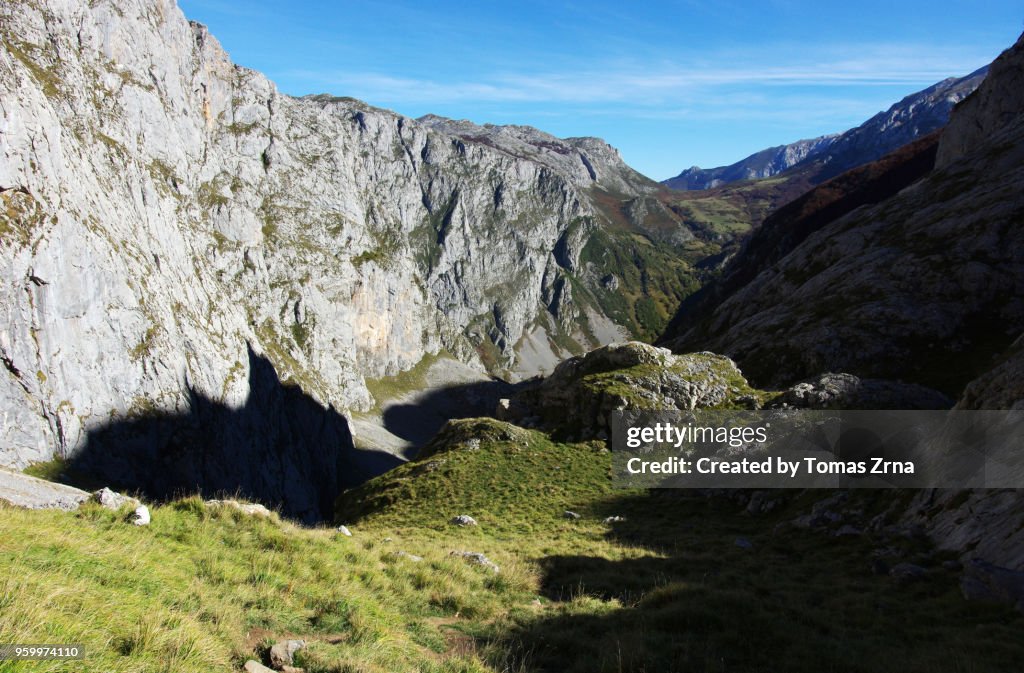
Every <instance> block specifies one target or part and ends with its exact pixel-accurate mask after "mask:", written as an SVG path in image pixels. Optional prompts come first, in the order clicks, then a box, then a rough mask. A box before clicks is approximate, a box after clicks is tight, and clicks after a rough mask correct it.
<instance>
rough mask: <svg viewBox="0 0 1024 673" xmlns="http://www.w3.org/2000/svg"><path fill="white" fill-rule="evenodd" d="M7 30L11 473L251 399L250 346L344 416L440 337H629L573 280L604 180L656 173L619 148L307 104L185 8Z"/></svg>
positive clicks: (3, 81) (0, 449)
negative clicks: (194, 410)
mask: <svg viewBox="0 0 1024 673" xmlns="http://www.w3.org/2000/svg"><path fill="white" fill-rule="evenodd" d="M0 32H2V39H3V43H4V49H3V50H0V98H2V101H3V102H2V106H0V199H2V201H3V208H0V359H2V362H3V363H4V368H3V370H2V373H0V410H2V413H3V414H4V421H5V422H4V423H3V426H2V428H0V464H4V465H10V466H14V467H24V466H25V465H27V464H29V463H31V462H34V461H40V460H45V459H48V458H49V457H51V456H52V455H54V454H55V453H56V454H58V455H61V456H69V455H71V454H73V453H75V452H76V451H78V450H80V449H81V447H82V446H83V445H84V444H85V443H86V442H87V441H88V439H89V435H90V433H92V432H93V431H94V430H95V429H96V428H98V427H100V426H104V427H105V426H108V425H110V424H114V423H117V422H120V421H124V420H132V419H138V418H141V417H144V416H151V415H153V414H158V413H159V414H177V415H181V414H190V413H191V411H190V409H191V407H192V402H193V400H194V399H196V398H197V397H198V398H201V399H204V400H210V401H212V402H215V403H217V404H221V405H224V406H225V407H227V408H235V407H240V406H243V405H245V404H246V400H248V399H250V398H251V397H252V395H253V391H252V390H251V389H250V386H249V382H250V380H251V378H252V377H251V376H250V371H249V366H250V365H249V357H248V356H247V352H248V351H249V349H252V350H253V351H254V353H255V354H256V355H257V356H259V357H262V358H266V359H267V360H269V361H270V362H271V363H272V365H273V368H274V370H275V371H276V373H277V376H278V378H279V379H280V381H281V382H283V383H285V384H287V385H288V386H296V387H299V388H301V390H302V391H303V393H305V394H306V395H308V396H309V397H310V398H311V399H313V400H315V401H316V402H317V403H319V404H320V405H321V406H322V407H323V408H324V409H325V410H342V411H344V410H353V409H365V408H368V407H370V406H371V405H372V404H373V400H372V399H371V396H370V394H369V393H368V391H367V388H366V386H365V385H364V381H365V379H366V378H377V377H381V376H384V375H390V374H395V373H396V372H398V371H401V370H404V369H408V368H409V367H411V366H413V365H415V364H416V363H417V362H419V361H421V359H423V358H424V357H425V356H427V355H430V354H435V353H438V352H440V351H441V350H442V349H444V350H447V351H448V352H449V353H451V354H452V355H454V356H455V357H457V358H460V359H462V360H464V361H466V362H471V363H475V364H476V366H477V367H481V363H482V365H486V366H487V367H489V368H490V369H492V370H501V369H505V368H511V367H515V366H516V363H517V360H518V359H519V355H518V353H517V347H520V346H521V343H520V342H521V339H522V338H523V336H524V335H525V334H527V333H529V334H532V335H533V336H534V341H536V342H538V343H540V344H541V345H542V346H543V345H546V344H549V343H550V342H551V338H553V337H552V335H556V336H558V337H565V338H563V339H562V341H561V342H560V343H561V344H563V346H559V347H558V348H554V347H552V348H553V350H552V352H554V353H556V354H564V353H565V352H566V351H567V350H568V351H571V350H572V349H573V348H583V347H588V346H593V345H596V344H597V343H600V342H601V341H600V340H601V338H602V337H601V335H602V334H606V335H608V336H612V335H616V332H615V330H614V329H610V330H604V331H602V330H599V329H597V328H596V327H595V328H593V329H584V328H583V327H581V325H582V324H583V321H588V317H589V318H593V319H590V320H589V324H592V325H600V324H604V323H607V324H608V325H611V326H614V320H613V319H612V318H610V317H608V316H607V315H605V314H603V313H602V309H601V307H600V305H598V304H596V303H595V304H594V305H593V306H591V307H589V308H588V309H587V311H588V312H589V313H586V312H584V311H582V310H576V308H575V307H574V306H575V305H574V301H573V298H572V292H571V289H572V276H573V274H574V272H575V270H576V269H577V268H578V267H579V255H580V254H581V249H582V248H583V247H584V246H585V245H586V243H587V242H588V240H589V238H590V236H591V234H592V233H593V232H594V231H596V230H599V228H600V226H601V223H602V221H603V217H604V216H603V215H602V214H601V213H602V212H603V211H602V210H601V209H600V208H598V207H597V206H595V205H594V202H593V196H592V194H593V193H596V192H601V193H606V192H607V191H609V190H612V191H615V192H626V193H624V194H620V196H619V197H616V198H617V199H618V198H635V197H638V196H641V197H642V196H643V195H644V194H647V193H648V192H650V191H651V189H652V188H653V187H652V185H653V183H650V182H649V181H646V180H645V179H644V178H642V176H639V175H638V174H636V173H635V172H633V171H631V170H630V169H628V168H627V167H626V166H625V165H624V164H623V163H622V161H621V159H620V158H619V157H618V154H617V153H616V152H615V151H614V150H613V149H612V148H610V147H608V146H607V145H606V144H604V143H603V142H601V141H598V140H595V139H585V138H575V139H568V140H558V139H555V138H553V137H550V136H546V135H544V134H541V133H540V132H537V131H535V130H532V129H524V128H522V127H508V128H499V127H489V128H486V127H474V126H472V125H467V124H460V123H455V122H447V121H443V120H439V119H429V120H424V121H423V122H417V121H415V120H412V119H409V118H406V117H403V116H401V115H398V114H395V113H392V112H389V111H385V110H380V109H376V108H372V107H370V106H368V105H365V104H363V103H361V102H359V101H356V100H352V99H346V98H334V97H331V96H323V95H321V96H309V97H305V98H300V99H296V98H292V97H289V96H286V95H283V94H281V93H279V92H278V91H277V89H276V88H275V87H274V85H273V83H271V82H270V81H268V80H267V78H266V77H264V76H263V75H261V74H259V73H257V72H253V71H251V70H248V69H245V68H242V67H239V66H236V65H234V64H233V63H232V62H231V61H230V59H229V58H228V56H227V54H226V53H225V52H224V51H223V50H222V49H221V47H220V45H219V44H218V43H217V41H216V39H214V38H213V36H211V35H210V33H209V32H208V31H207V30H206V28H205V27H203V26H201V25H198V24H194V23H189V22H188V21H187V20H186V19H185V18H184V16H183V15H182V14H181V12H180V10H179V9H178V8H177V6H176V5H175V4H174V3H173V2H171V1H169V0H131V1H129V2H111V1H109V0H100V1H98V2H91V3H80V2H73V1H71V0H19V1H17V2H9V3H4V4H3V6H2V7H0ZM580 282H581V283H582V285H580V286H578V287H584V288H585V287H586V285H587V283H593V284H597V283H598V282H599V279H597V278H594V279H589V277H586V278H583V277H581V281H580ZM602 321H603V322H602ZM538 326H539V327H538ZM617 336H618V337H619V338H620V337H621V335H617ZM549 350H551V349H549ZM521 373H522V374H523V375H527V374H529V373H530V372H529V371H528V370H525V371H521ZM268 412H269V413H270V414H271V416H270V418H269V420H268V424H269V426H274V425H275V424H276V423H278V421H275V420H274V418H281V417H283V416H282V415H283V414H285V413H286V410H284V409H277V410H268ZM271 435H272V436H275V437H277V439H279V440H281V441H282V442H284V443H282V444H276V445H275V446H274V447H273V448H272V449H271V448H268V449H267V451H266V452H264V451H263V450H262V449H261V450H260V451H259V453H261V454H263V453H266V454H267V455H277V454H278V453H279V452H281V451H285V452H287V451H288V450H290V448H289V446H290V445H289V442H290V441H291V440H288V439H281V434H280V433H277V432H276V431H275V432H271ZM275 441H276V440H275ZM268 444H269V442H268ZM342 448H344V447H342ZM307 467H308V466H307ZM304 469H305V468H304ZM275 489H276V490H277V491H280V490H281V487H280V485H278V486H275ZM272 490H273V489H272ZM314 499H315V498H314Z"/></svg>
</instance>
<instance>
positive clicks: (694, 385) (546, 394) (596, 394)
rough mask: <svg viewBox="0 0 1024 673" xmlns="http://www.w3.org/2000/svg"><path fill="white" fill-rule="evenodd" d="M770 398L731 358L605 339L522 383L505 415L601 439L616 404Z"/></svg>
mask: <svg viewBox="0 0 1024 673" xmlns="http://www.w3.org/2000/svg"><path fill="white" fill-rule="evenodd" d="M767 397H768V394H766V393H763V392H762V391H757V390H754V389H752V388H751V387H750V386H749V385H748V384H747V381H746V379H744V378H743V375H742V373H740V370H739V369H737V368H736V365H735V363H733V361H732V360H730V359H729V358H726V357H724V356H721V355H715V354H714V353H689V354H686V355H673V354H672V353H671V352H670V351H669V350H668V349H665V348H658V347H655V346H648V345H647V344H642V343H638V342H628V343H620V344H611V345H609V346H604V347H602V348H598V349H596V350H593V351H591V352H589V353H586V354H585V355H581V356H577V357H574V358H570V359H568V360H566V361H565V362H563V363H562V364H560V365H559V366H558V367H557V368H556V369H555V371H554V372H552V374H551V376H549V377H547V378H546V379H544V380H543V381H542V382H541V383H539V384H537V385H536V386H535V387H532V388H527V389H525V390H523V391H522V392H521V393H520V394H519V395H518V396H517V398H516V399H515V400H514V405H510V408H509V416H510V417H514V418H515V419H516V420H517V422H519V423H522V424H525V425H539V426H542V427H545V428H547V429H549V430H553V431H554V432H555V433H556V434H557V435H560V436H566V437H571V438H574V439H591V438H594V437H597V438H601V439H604V438H607V437H608V436H609V435H610V433H611V428H610V425H611V416H610V414H611V413H612V412H614V411H624V410H627V409H631V410H676V409H681V410H690V409H697V408H703V407H723V406H734V407H739V408H758V407H760V406H761V404H762V403H763V402H764V400H765V399H766V398H767Z"/></svg>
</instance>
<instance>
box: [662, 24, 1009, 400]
mask: <svg viewBox="0 0 1024 673" xmlns="http://www.w3.org/2000/svg"><path fill="white" fill-rule="evenodd" d="M1022 61H1024V45H1022V43H1021V42H1018V43H1017V44H1016V45H1015V46H1014V47H1013V48H1011V49H1010V50H1008V51H1006V52H1005V53H1004V54H1003V55H1002V56H1000V58H999V59H998V60H997V61H996V62H995V63H994V64H993V65H992V69H991V73H990V75H989V77H988V78H987V79H986V80H985V82H984V83H983V84H982V85H981V87H980V88H979V89H978V92H977V93H976V94H974V96H975V97H976V99H977V100H978V101H979V102H978V103H966V102H965V103H964V104H963V105H962V106H961V107H959V108H958V109H957V110H955V111H954V113H953V121H952V122H951V125H950V127H949V128H948V129H947V131H946V132H944V133H943V135H942V137H941V139H940V140H939V144H938V148H937V150H935V149H934V148H933V149H932V150H931V151H932V152H935V151H937V153H938V156H939V157H940V159H939V160H938V161H937V163H936V166H935V168H934V169H933V170H931V171H930V172H927V174H926V175H924V177H922V178H921V179H919V180H916V181H914V173H915V171H919V170H920V167H921V166H922V165H924V166H927V164H928V163H929V160H928V159H927V152H928V151H929V150H928V148H927V143H925V145H924V146H923V147H922V146H919V147H917V148H916V149H908V150H907V153H906V156H904V157H903V158H902V159H900V158H898V157H897V158H895V159H890V160H887V162H886V163H887V164H888V168H887V167H886V165H882V166H880V167H878V168H876V169H871V170H869V171H867V173H866V174H865V175H862V176H861V177H862V178H865V179H864V180H863V181H862V182H861V183H860V185H859V187H851V186H846V187H844V186H843V183H842V181H843V180H845V179H846V177H843V176H841V177H840V178H837V179H836V180H837V181H839V183H838V186H837V184H836V181H833V183H827V184H825V185H823V186H822V187H821V188H819V190H821V191H819V192H818V193H817V194H812V195H808V197H807V199H805V200H804V201H803V202H801V203H798V204H794V210H795V211H800V210H801V209H805V212H804V213H803V215H802V216H801V215H796V216H794V215H795V213H789V214H788V215H787V216H786V217H784V218H780V224H781V227H769V226H766V227H765V233H764V235H762V236H760V237H757V238H758V240H757V241H756V242H755V239H751V241H750V243H749V245H748V248H747V250H745V251H743V252H741V253H740V254H738V255H737V256H736V258H735V259H734V260H733V262H732V264H731V267H730V269H729V270H727V272H726V276H730V275H732V276H734V277H737V278H742V279H744V280H745V281H746V282H744V283H737V286H738V287H736V288H730V290H729V291H726V292H724V293H722V294H721V296H719V297H717V298H715V299H714V300H713V301H711V302H708V303H707V304H705V305H704V306H702V307H699V308H697V309H696V310H694V311H693V312H692V313H687V312H685V311H684V314H682V315H680V316H679V318H678V319H677V321H676V329H678V330H679V332H677V334H678V336H675V337H672V335H670V338H669V339H668V340H667V342H668V344H669V345H670V346H671V347H672V349H673V350H675V351H677V352H683V351H690V350H697V349H701V350H703V349H708V350H713V351H715V352H720V353H724V354H727V355H729V356H730V357H733V358H734V359H735V360H736V361H737V363H738V364H739V365H740V367H741V368H742V369H743V371H744V372H745V373H746V374H747V376H749V377H750V379H751V380H752V381H753V382H755V383H756V384H759V385H771V386H778V385H788V384H790V383H792V382H794V381H797V380H799V379H803V378H807V377H809V376H812V375H815V374H817V373H820V372H823V371H846V372H850V373H853V374H856V375H860V376H870V377H879V378H891V379H903V380H906V381H912V382H915V383H920V384H923V385H926V386H930V387H933V388H937V389H939V390H941V391H943V392H945V393H947V394H949V395H951V396H954V397H956V396H959V394H960V392H961V391H962V389H963V388H964V386H965V385H966V384H967V383H968V382H969V381H971V380H972V379H974V378H975V377H977V376H979V375H980V374H981V373H982V372H984V371H985V370H987V369H989V368H990V367H991V366H992V358H993V357H994V356H996V355H998V354H999V353H1001V352H1002V351H1003V350H1004V349H1006V348H1007V347H1008V346H1009V345H1010V344H1011V343H1012V342H1013V341H1014V340H1015V339H1016V338H1017V337H1018V336H1020V334H1021V332H1022V331H1024V303H1022V300H1021V297H1024V285H1022V283H1024V257H1022V255H1021V251H1022V250H1024V240H1022V239H1021V236H1022V233H1021V231H1020V227H1019V226H1017V225H1018V224H1019V222H1020V218H1021V215H1022V213H1024V202H1022V200H1021V194H1020V189H1019V186H1020V184H1021V183H1022V182H1021V181H1022V180H1024V173H1022V168H1021V166H1022V165H1024V164H1022V160H1024V117H1022V115H1021V112H1022V111H1024V99H1022V98H1021V95H1020V91H1021V89H1020V87H1017V86H1015V81H1016V80H1015V78H1016V77H1018V75H1017V73H1019V69H1020V67H1021V63H1022ZM969 100H974V97H972V99H969ZM974 129H981V131H980V132H976V131H975V130H974ZM922 142H924V141H922ZM922 153H925V154H923V155H922ZM922 156H923V157H924V158H923V159H922ZM915 157H916V158H915ZM915 162H916V163H915ZM915 166H917V168H915ZM887 171H888V175H889V176H890V177H891V176H892V175H893V173H892V171H897V172H898V174H900V175H903V178H899V179H898V180H897V182H896V183H895V184H897V185H899V184H903V185H907V186H905V187H903V188H902V190H901V191H898V193H895V194H891V195H888V196H886V195H885V194H884V193H879V191H878V190H879V188H880V187H884V186H885V185H886V184H889V185H891V184H894V183H893V182H891V181H890V179H889V177H886V175H887ZM871 174H875V177H874V178H872V177H871ZM879 179H880V180H881V181H879ZM900 180H902V183H900ZM853 182H856V181H853ZM829 190H833V191H834V192H835V193H834V194H832V195H831V196H829V195H828V191H829ZM858 190H867V192H868V193H864V192H863V191H861V192H858ZM879 197H881V198H879ZM844 203H845V205H844ZM830 208H831V209H833V210H832V211H831V213H830V211H829V209H830ZM783 222H784V223H783ZM794 226H795V227H796V229H793V228H792V227H794ZM748 263H749V264H750V265H751V267H750V268H749V269H748V268H745V267H746V266H747V265H748Z"/></svg>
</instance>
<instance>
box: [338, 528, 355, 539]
mask: <svg viewBox="0 0 1024 673" xmlns="http://www.w3.org/2000/svg"><path fill="white" fill-rule="evenodd" d="M338 532H339V533H341V534H342V535H344V536H345V537H352V531H350V530H349V529H348V526H338Z"/></svg>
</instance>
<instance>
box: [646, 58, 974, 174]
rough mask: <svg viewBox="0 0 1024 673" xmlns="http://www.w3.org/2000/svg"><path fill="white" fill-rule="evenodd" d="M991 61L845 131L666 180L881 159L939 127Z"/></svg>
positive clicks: (838, 169) (832, 167)
mask: <svg viewBox="0 0 1024 673" xmlns="http://www.w3.org/2000/svg"><path fill="white" fill-rule="evenodd" d="M987 72H988V66H984V67H982V68H979V69H977V70H975V71H974V72H972V73H970V74H969V75H966V76H965V77H948V78H946V79H944V80H942V81H941V82H936V83H935V84H933V85H931V86H929V87H928V88H926V89H922V90H921V91H918V92H916V93H912V94H910V95H909V96H905V97H904V98H903V99H901V100H900V101H899V102H897V103H895V104H894V105H892V106H891V107H890V108H889V109H888V110H884V111H882V112H879V113H878V114H876V115H874V116H873V117H871V118H870V119H868V120H867V121H866V122H864V123H863V124H861V125H860V126H858V127H856V128H853V129H850V130H848V131H846V132H844V133H832V134H828V135H824V136H819V137H817V138H809V139H805V140H798V141H796V142H794V143H790V144H788V145H779V146H776V147H769V148H767V149H764V150H761V151H760V152H755V153H754V154H751V155H750V156H749V157H746V158H745V159H742V160H740V161H737V162H736V163H734V164H730V165H728V166H718V167H716V168H700V167H698V166H692V167H690V168H688V169H686V170H684V171H683V172H681V173H680V174H679V175H677V176H676V177H674V178H669V179H668V180H664V181H663V182H662V184H664V185H666V186H668V187H671V188H672V189H682V190H700V189H712V188H714V187H720V186H721V185H725V184H728V183H730V182H738V181H740V180H753V179H757V178H768V177H771V176H773V175H777V174H779V173H783V172H785V171H788V170H790V169H792V168H794V167H796V166H800V165H807V164H809V163H811V162H819V163H820V164H821V166H827V168H825V169H822V170H820V171H819V172H818V174H817V175H816V176H815V177H814V180H813V181H814V182H821V181H822V180H826V179H828V178H831V177H834V176H836V175H839V174H840V173H842V172H843V171H846V170H849V169H851V168H854V167H856V166H861V165H863V164H866V163H869V162H871V161H875V160H877V159H880V158H881V157H883V156H884V155H886V154H888V153H889V152H891V151H893V150H895V149H897V148H899V147H902V146H903V145H906V144H907V143H909V142H912V141H913V140H916V139H917V138H919V137H921V136H925V135H927V134H929V133H931V132H932V131H934V130H936V129H938V128H941V127H942V126H944V125H945V124H946V122H947V121H948V120H949V114H950V112H951V111H952V109H953V107H954V106H955V105H956V104H957V103H959V102H960V101H961V100H963V99H964V98H966V97H967V96H968V95H970V94H971V92H973V91H974V90H975V89H976V88H977V87H978V85H979V84H981V82H982V81H983V80H984V79H985V75H986V73H987Z"/></svg>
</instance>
